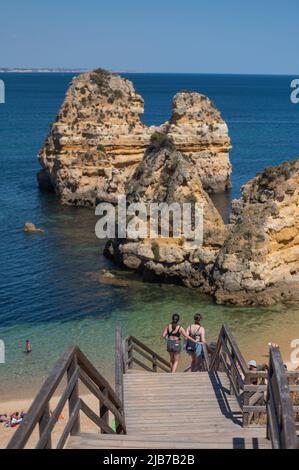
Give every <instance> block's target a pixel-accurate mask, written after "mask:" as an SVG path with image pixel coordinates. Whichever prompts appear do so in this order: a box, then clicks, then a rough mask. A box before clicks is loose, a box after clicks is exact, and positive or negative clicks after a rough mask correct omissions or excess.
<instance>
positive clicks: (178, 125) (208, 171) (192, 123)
mask: <svg viewBox="0 0 299 470" xmlns="http://www.w3.org/2000/svg"><path fill="white" fill-rule="evenodd" d="M161 129H163V131H164V132H165V133H167V135H168V136H169V137H171V138H172V139H173V141H174V144H175V146H176V148H177V149H178V150H180V151H181V152H182V153H184V154H187V155H189V156H190V157H191V159H192V161H193V163H194V165H195V166H196V167H197V169H198V172H199V174H200V178H201V181H202V184H203V186H204V189H205V190H206V191H211V192H218V191H225V190H227V189H229V188H230V187H231V183H230V175H231V163H230V160H229V151H230V149H231V143H230V139H229V136H228V128H227V125H226V123H225V122H224V121H223V119H222V117H221V115H220V112H219V111H218V109H217V108H216V107H215V105H214V104H213V103H212V102H211V101H210V100H209V98H207V97H206V96H204V95H201V94H199V93H194V92H189V91H184V92H180V93H177V94H176V95H175V97H174V99H173V104H172V116H171V118H170V120H169V122H167V123H165V124H164V125H163V126H161Z"/></svg>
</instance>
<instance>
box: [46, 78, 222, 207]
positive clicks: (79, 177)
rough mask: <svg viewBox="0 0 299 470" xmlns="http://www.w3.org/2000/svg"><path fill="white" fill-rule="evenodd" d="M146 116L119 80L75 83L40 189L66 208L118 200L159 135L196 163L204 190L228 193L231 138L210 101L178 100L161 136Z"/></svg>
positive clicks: (49, 143) (186, 95) (55, 128)
mask: <svg viewBox="0 0 299 470" xmlns="http://www.w3.org/2000/svg"><path fill="white" fill-rule="evenodd" d="M143 111H144V103H143V99H142V97H141V96H140V95H139V94H138V93H136V91H135V90H134V87H133V84H132V83H131V82H130V81H129V80H127V79H125V78H123V77H120V76H119V75H115V74H111V73H109V72H106V71H105V70H102V69H98V70H95V71H92V72H87V73H83V74H81V75H79V76H78V77H76V78H74V79H73V80H72V83H71V86H70V88H69V90H68V91H67V94H66V97H65V100H64V102H63V104H62V107H61V109H60V111H59V114H58V116H57V119H56V121H55V122H54V123H53V124H52V126H51V131H50V134H49V136H48V137H47V139H46V142H45V144H44V146H43V147H42V149H41V151H40V154H39V161H40V164H41V166H42V168H43V169H42V170H41V171H40V172H39V174H38V181H39V184H40V187H41V188H43V189H47V190H49V189H54V190H55V192H56V193H57V194H58V195H59V197H60V199H61V202H62V203H64V204H73V205H85V206H94V204H95V201H96V199H98V200H113V198H115V196H117V195H118V194H119V193H122V192H123V191H124V186H125V184H126V181H127V179H128V178H129V177H130V176H131V175H132V173H133V171H134V169H135V168H136V166H137V164H138V163H139V162H140V161H141V160H142V158H143V155H144V151H145V149H146V147H147V145H148V144H149V140H150V136H151V135H152V134H153V133H155V132H157V131H158V132H160V133H164V134H165V133H166V134H169V136H171V137H172V139H173V141H174V143H175V145H176V147H177V149H178V150H180V151H181V152H183V153H185V154H188V155H189V156H190V157H191V158H192V160H193V162H194V165H196V167H197V170H198V174H199V175H200V178H201V181H202V183H203V186H204V188H205V189H207V190H208V191H222V190H224V189H227V188H228V187H230V174H231V165H230V162H229V157H228V152H229V149H230V140H229V137H228V130H227V126H226V124H225V122H224V121H223V120H222V118H221V116H220V113H219V111H218V110H217V109H216V108H215V106H214V105H213V104H212V103H211V101H210V100H209V99H208V98H206V97H204V96H203V95H200V94H198V93H192V92H181V93H178V94H177V95H176V96H175V97H174V100H173V112H172V116H171V118H170V120H169V122H166V123H165V124H162V126H161V127H160V128H157V127H154V126H152V127H147V126H145V125H144V124H143V123H142V122H141V120H140V116H141V115H142V114H143Z"/></svg>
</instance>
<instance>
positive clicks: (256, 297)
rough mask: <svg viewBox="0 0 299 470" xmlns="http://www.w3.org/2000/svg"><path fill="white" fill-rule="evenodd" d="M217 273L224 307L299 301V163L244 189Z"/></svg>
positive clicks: (262, 176) (266, 173) (218, 295)
mask: <svg viewBox="0 0 299 470" xmlns="http://www.w3.org/2000/svg"><path fill="white" fill-rule="evenodd" d="M232 222H233V225H232V229H231V232H230V234H229V236H228V238H227V240H226V241H225V243H224V245H223V247H222V248H221V250H220V252H219V254H218V257H217V259H216V262H215V266H214V268H213V270H212V276H211V284H212V286H213V292H214V296H215V299H216V301H217V302H218V303H235V304H272V303H276V302H279V301H285V300H292V299H293V300H299V160H296V161H293V162H291V163H283V164H281V165H279V166H277V167H270V168H267V169H266V170H264V171H263V172H262V173H261V174H258V175H257V176H256V178H254V179H253V180H251V181H250V182H249V183H247V184H246V185H245V186H244V187H243V191H242V197H241V199H240V200H238V201H235V204H234V208H233V213H232Z"/></svg>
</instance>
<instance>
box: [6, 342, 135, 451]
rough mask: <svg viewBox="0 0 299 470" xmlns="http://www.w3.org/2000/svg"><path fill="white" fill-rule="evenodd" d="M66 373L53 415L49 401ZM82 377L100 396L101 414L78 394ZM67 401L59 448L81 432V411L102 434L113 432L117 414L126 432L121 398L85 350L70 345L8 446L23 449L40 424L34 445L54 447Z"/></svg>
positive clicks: (119, 427) (120, 425) (119, 429)
mask: <svg viewBox="0 0 299 470" xmlns="http://www.w3.org/2000/svg"><path fill="white" fill-rule="evenodd" d="M65 376H67V385H66V387H65V389H64V390H63V392H62V395H61V397H60V399H59V401H58V404H57V406H56V408H55V409H54V411H53V413H51V414H50V400H51V399H52V397H53V395H54V393H55V391H56V390H57V388H58V386H59V385H60V383H61V382H62V379H63V378H64V377H65ZM79 380H81V381H82V382H83V383H84V384H85V385H86V386H87V387H88V389H89V390H90V392H91V393H92V394H93V395H94V396H95V397H96V398H97V399H98V401H99V413H95V412H94V411H93V410H91V409H90V408H89V406H88V405H87V404H86V403H85V402H84V401H83V399H82V398H81V397H80V396H79ZM67 402H68V405H69V419H68V421H67V423H66V426H65V428H64V430H63V432H62V435H61V436H60V439H59V440H58V443H57V448H62V447H63V446H64V445H65V443H66V441H67V439H68V436H69V435H78V434H79V433H80V410H81V411H82V412H83V413H85V414H86V415H87V416H88V417H89V418H90V419H91V420H92V421H93V422H95V424H97V426H98V427H99V428H100V430H101V432H103V433H114V431H113V429H112V428H111V427H110V425H109V413H111V414H112V415H114V416H115V420H116V423H117V426H116V433H125V432H126V429H125V419H124V411H123V403H122V400H121V399H120V398H119V397H118V395H117V394H116V393H115V391H114V390H113V388H112V387H111V386H110V384H109V383H108V382H107V380H106V379H105V378H104V377H103V376H102V375H101V374H100V372H99V371H98V370H97V369H96V368H95V367H94V365H93V364H92V363H91V362H90V361H89V359H88V358H87V357H86V356H85V355H84V354H83V353H82V351H81V350H80V349H79V348H78V347H77V346H69V347H68V348H67V349H66V350H65V351H64V353H63V354H62V355H61V357H60V358H59V360H58V361H57V362H56V364H55V365H54V367H53V369H52V371H51V372H50V374H49V376H48V377H47V379H46V380H45V382H44V384H43V386H42V387H41V389H40V391H39V393H38V394H37V396H36V398H35V400H34V401H33V403H32V405H31V406H30V408H29V410H28V413H27V414H26V415H25V417H24V419H23V421H22V423H21V424H20V425H19V427H18V429H17V430H16V432H15V433H14V435H13V437H12V439H11V440H10V442H9V444H8V446H7V448H8V449H22V448H24V447H25V446H26V444H27V442H28V440H29V439H30V437H31V435H32V433H33V431H34V429H35V428H36V426H38V427H39V440H38V442H37V443H36V444H35V447H36V448H39V449H45V448H51V447H52V431H53V429H54V427H55V425H56V423H57V421H58V418H59V416H60V414H61V412H62V410H63V408H64V406H65V405H66V403H67Z"/></svg>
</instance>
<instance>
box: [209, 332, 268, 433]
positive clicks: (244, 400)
mask: <svg viewBox="0 0 299 470" xmlns="http://www.w3.org/2000/svg"><path fill="white" fill-rule="evenodd" d="M210 367H211V370H214V371H217V370H223V371H224V372H225V373H226V375H227V377H228V379H229V381H230V392H231V393H232V394H234V395H235V396H236V399H237V401H238V403H239V406H240V408H241V410H242V413H243V426H248V425H249V424H250V419H251V416H252V414H253V413H255V412H259V413H265V412H266V404H265V403H264V404H263V405H262V406H261V405H260V401H261V399H262V394H261V392H262V391H263V390H262V389H261V387H263V385H261V384H260V383H259V382H261V381H264V380H265V379H266V378H267V372H266V371H257V372H254V371H251V370H249V368H248V366H247V363H246V361H245V359H244V357H243V355H242V353H241V351H240V349H239V347H238V345H237V342H236V341H235V339H234V337H233V334H232V332H231V330H230V328H229V327H228V326H227V325H223V326H222V328H221V330H220V334H219V337H218V341H217V345H216V349H215V351H214V354H213V357H212V360H211V366H210ZM253 395H255V398H254V399H253V398H252V397H253Z"/></svg>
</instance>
